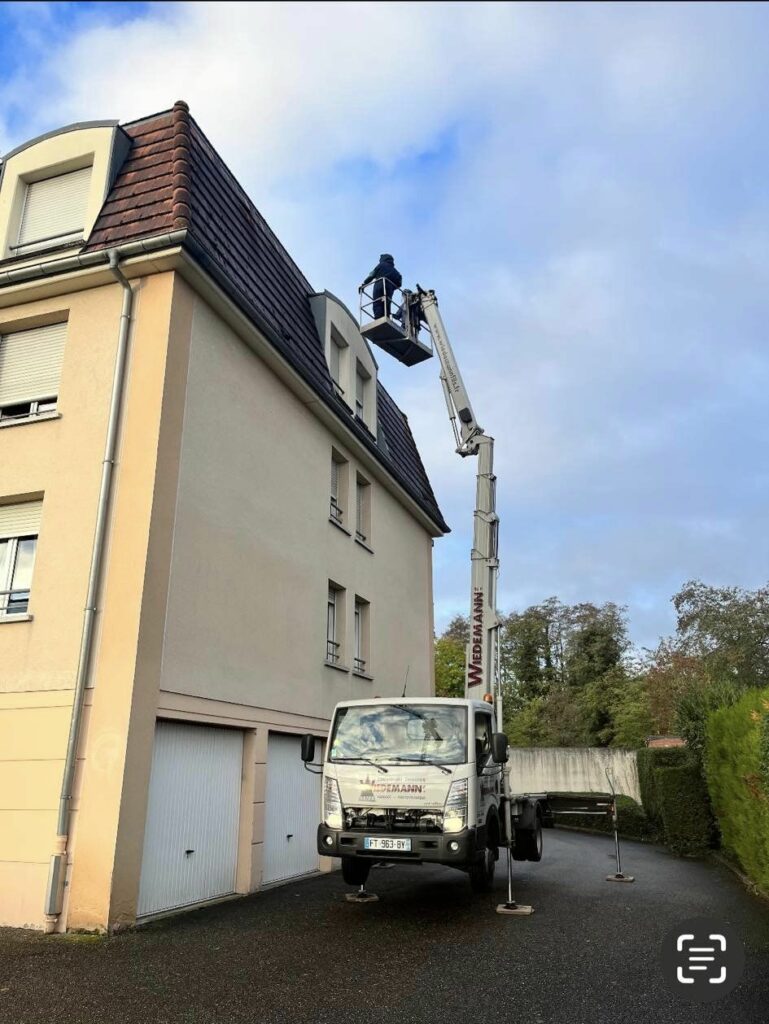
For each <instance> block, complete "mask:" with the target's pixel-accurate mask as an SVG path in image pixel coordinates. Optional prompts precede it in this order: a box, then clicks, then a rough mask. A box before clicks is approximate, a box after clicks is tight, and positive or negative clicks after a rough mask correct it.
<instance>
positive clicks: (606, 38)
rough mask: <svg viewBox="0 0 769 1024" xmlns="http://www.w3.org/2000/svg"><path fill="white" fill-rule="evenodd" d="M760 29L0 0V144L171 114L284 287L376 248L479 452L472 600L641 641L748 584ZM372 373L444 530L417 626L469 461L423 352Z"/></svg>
mask: <svg viewBox="0 0 769 1024" xmlns="http://www.w3.org/2000/svg"><path fill="white" fill-rule="evenodd" d="M407 17H408V39H409V45H408V47H405V46H404V45H403V41H404V36H403V27H404V21H405V19H406V18H407ZM768 40H769V7H767V6H766V5H763V4H746V5H741V4H729V5H727V4H723V5H722V4H704V5H699V4H694V3H691V4H680V5H679V4H673V3H668V4H642V3H636V4H627V5H625V4H598V5H591V4H566V5H558V4H547V5H538V4H533V5H532V4H512V5H505V4H472V5H464V4H454V5H452V7H451V17H447V16H446V11H445V9H444V7H443V5H439V4H409V5H400V4H361V5H357V4H311V5H308V6H305V5H301V4H295V5H292V4H284V5H270V4H253V5H252V4H227V3H218V4H205V3H198V4H183V3H175V4H163V3H153V4H101V3H99V4H29V5H27V4H4V5H0V150H1V151H7V150H8V149H10V148H11V147H12V146H14V145H16V144H17V143H18V142H20V141H22V140H23V139H24V138H27V137H29V136H31V135H33V134H36V133H38V132H40V131H44V130H47V129H50V128H53V127H56V126H58V125H60V124H64V123H68V122H71V121H75V120H84V119H90V118H112V117H118V118H120V119H122V120H126V119H130V118H133V117H139V116H142V115H144V114H147V113H150V112H152V111H154V110H158V109H162V108H165V107H167V106H170V105H171V103H173V101H174V100H175V99H177V98H184V99H186V100H187V101H188V102H189V103H190V106H191V109H192V112H193V114H194V116H195V117H196V118H197V119H198V121H199V122H200V123H201V125H202V126H203V128H204V130H205V131H206V132H207V133H208V135H209V136H210V137H211V139H212V140H213V142H214V143H215V145H216V146H217V147H218V148H219V150H220V152H221V153H222V155H223V156H224V157H225V159H226V160H227V161H228V163H229V164H230V166H231V167H232V168H233V170H234V171H235V173H236V174H237V175H238V177H239V178H240V179H241V181H243V183H244V185H245V186H246V187H247V188H248V190H249V192H250V194H251V195H252V197H253V198H254V200H255V202H256V204H257V206H259V208H260V209H261V210H262V212H263V213H264V214H265V216H266V217H267V218H268V219H269V220H270V222H271V223H272V225H273V227H274V228H275V230H276V231H277V232H278V234H279V235H280V237H281V238H282V240H283V241H284V243H285V244H286V246H287V247H288V249H289V250H290V251H291V253H292V254H293V255H294V256H295V258H296V259H297V262H298V263H299V264H300V266H301V267H302V268H303V269H304V271H305V273H306V274H307V276H308V277H309V279H310V280H311V281H312V283H313V284H314V286H315V287H317V288H323V287H325V288H329V289H330V290H332V291H334V292H335V293H337V294H339V295H340V296H342V297H344V298H345V299H346V300H347V301H348V303H349V304H350V306H354V304H355V298H356V291H355V289H356V285H357V281H358V280H359V279H360V277H361V276H362V275H363V274H364V273H365V272H367V271H368V270H369V269H370V266H371V265H372V263H373V261H374V260H375V258H376V256H377V254H378V253H379V252H380V251H384V250H388V251H390V252H394V253H395V254H396V257H397V259H398V264H399V266H400V268H401V270H402V271H403V273H404V277H405V278H406V280H407V281H411V282H413V281H417V280H418V281H419V282H420V283H421V284H423V285H425V286H432V287H434V288H435V289H436V291H437V292H438V295H439V298H440V300H441V307H442V309H443V312H444V318H445V320H446V323H447V326H448V329H449V331H450V334H451V337H452V341H453V342H454V344H455V347H456V349H457V352H458V355H459V359H460V362H461V365H462V367H463V371H464V373H465V376H466V378H467V383H468V386H469V388H470V391H471V395H472V398H473V402H474V405H475V408H476V412H477V413H478V416H479V419H481V422H482V423H483V425H484V426H485V427H486V428H487V430H488V431H489V432H490V433H492V434H494V436H495V437H496V439H497V469H498V477H499V485H498V486H499V492H498V493H499V506H500V513H501V517H502V535H501V556H502V578H501V595H500V598H501V599H500V604H501V606H502V607H503V609H504V610H510V609H513V608H520V607H524V606H526V605H527V604H530V603H533V602H536V601H540V600H543V599H544V598H546V597H548V596H549V595H551V594H558V595H559V596H560V597H561V598H562V599H564V600H567V601H581V600H594V601H604V600H613V601H617V602H619V603H621V604H627V605H628V606H629V609H630V615H631V626H632V632H633V636H634V638H635V639H636V641H637V642H638V643H640V644H644V645H651V644H654V642H655V641H656V638H657V637H658V636H659V635H660V634H662V633H666V632H668V631H669V630H670V629H671V627H672V623H673V619H672V613H671V608H670V604H669V598H670V596H671V595H672V594H673V593H674V592H675V590H677V589H678V587H679V586H680V585H681V584H682V583H683V582H684V581H685V580H687V579H689V578H691V577H700V578H702V579H704V580H706V581H708V582H711V583H717V584H727V583H734V584H740V585H743V586H748V587H753V586H757V585H759V584H762V583H764V582H766V579H767V561H768V558H769V536H768V533H767V502H768V499H769V464H768V462H767V452H769V426H768V418H767V397H766V396H767V394H768V393H769V350H768V346H767V327H766V325H767V322H769V287H768V286H769V184H768V182H769V176H768V175H767V167H769V134H768V133H767V132H766V129H765V120H766V115H765V106H766V97H767V94H768V87H769V60H768V59H767V58H768V57H769V42H768ZM379 362H380V366H381V371H382V376H383V378H384V380H385V383H386V384H387V386H388V387H390V389H391V390H392V391H393V393H394V395H395V397H396V398H397V400H398V401H399V402H400V404H401V405H402V407H403V408H404V409H405V411H406V412H407V414H408V415H409V419H410V422H411V426H412V429H413V431H414V433H415V435H416V436H417V439H418V442H419V444H420V448H421V450H422V453H423V456H424V459H425V462H426V465H427V467H428V470H429V472H430V475H431V478H432V480H433V483H434V486H435V489H436V492H437V495H438V498H439V500H440V502H441V505H442V507H443V509H444V512H445V514H446V516H447V518H448V520H449V522H450V523H451V525H452V527H453V529H454V532H453V533H452V535H451V536H450V537H449V538H447V539H444V540H441V541H439V542H438V543H437V544H436V549H435V566H436V580H435V584H436V586H435V591H436V613H437V621H438V624H439V625H442V624H445V622H446V621H447V619H448V618H449V617H450V616H451V615H452V614H454V613H455V612H458V611H464V609H465V605H466V603H467V594H468V573H469V568H468V553H469V547H470V527H471V511H472V503H473V468H472V465H471V464H470V463H468V462H467V461H462V460H460V459H459V458H458V457H457V456H455V455H454V454H453V452H452V447H451V434H450V430H449V427H448V424H447V422H446V421H445V410H444V407H443V400H442V397H441V394H440V390H439V386H438V382H437V377H436V374H437V367H436V366H435V365H434V364H432V363H427V364H423V365H422V366H421V367H418V368H415V369H413V370H410V371H407V370H405V369H404V368H402V367H400V366H398V365H397V364H392V363H390V362H388V361H387V359H386V357H384V356H382V358H381V359H380V360H379Z"/></svg>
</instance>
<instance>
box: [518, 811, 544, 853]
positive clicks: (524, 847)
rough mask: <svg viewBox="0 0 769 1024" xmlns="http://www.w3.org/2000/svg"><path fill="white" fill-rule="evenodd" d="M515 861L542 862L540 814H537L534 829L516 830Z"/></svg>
mask: <svg viewBox="0 0 769 1024" xmlns="http://www.w3.org/2000/svg"><path fill="white" fill-rule="evenodd" d="M513 860H530V861H540V860H542V818H541V816H540V814H539V812H537V821H536V824H535V826H534V828H531V829H529V828H517V829H516V830H515V846H514V847H513Z"/></svg>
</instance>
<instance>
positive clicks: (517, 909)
mask: <svg viewBox="0 0 769 1024" xmlns="http://www.w3.org/2000/svg"><path fill="white" fill-rule="evenodd" d="M497 913H498V914H511V915H512V916H514V917H528V916H529V914H533V913H534V907H528V906H526V905H522V904H520V903H516V902H515V901H513V902H512V903H499V904H498V905H497Z"/></svg>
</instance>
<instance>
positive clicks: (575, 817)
mask: <svg viewBox="0 0 769 1024" xmlns="http://www.w3.org/2000/svg"><path fill="white" fill-rule="evenodd" d="M556 820H557V823H558V825H559V827H561V828H584V829H587V830H588V831H590V832H606V833H608V834H612V833H613V831H614V829H613V825H612V820H611V815H609V814H606V815H602V816H601V817H599V816H598V815H595V816H594V815H592V814H584V815H583V814H570V815H568V817H567V816H564V817H563V818H557V819H556ZM617 823H618V825H619V834H620V835H621V836H622V838H623V839H641V840H646V841H647V842H654V840H656V839H657V838H658V836H657V832H656V830H655V828H654V826H653V825H652V823H651V822H650V821H649V819H648V818H647V816H646V815H645V814H644V810H643V807H641V805H640V804H637V803H636V802H635V800H633V799H632V797H629V796H618V797H617Z"/></svg>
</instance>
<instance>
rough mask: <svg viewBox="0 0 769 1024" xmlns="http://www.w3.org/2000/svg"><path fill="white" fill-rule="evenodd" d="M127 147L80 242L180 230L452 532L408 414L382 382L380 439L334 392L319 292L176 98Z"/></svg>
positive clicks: (102, 244)
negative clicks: (315, 311)
mask: <svg viewBox="0 0 769 1024" xmlns="http://www.w3.org/2000/svg"><path fill="white" fill-rule="evenodd" d="M122 128H123V131H124V132H125V133H126V134H127V135H128V136H129V138H130V139H131V149H130V150H129V153H128V156H127V158H126V160H125V162H124V163H123V166H122V167H121V169H120V171H119V172H118V174H117V177H116V178H115V181H114V183H113V185H112V188H111V190H110V192H109V195H108V196H107V199H106V201H105V203H104V206H103V208H102V211H101V214H100V216H99V218H98V219H97V221H96V224H95V226H94V229H93V231H92V232H91V236H90V238H89V240H88V244H87V246H86V249H87V250H89V251H90V250H95V249H103V248H107V247H111V246H114V245H120V244H123V243H125V242H129V241H134V240H138V239H140V238H145V237H149V236H151V235H157V234H162V233H164V232H171V231H178V230H181V229H184V230H186V232H187V235H186V238H185V241H184V242H183V245H184V247H185V248H186V249H187V250H188V251H189V252H190V253H191V255H192V256H193V257H194V258H195V259H196V260H197V261H198V262H199V263H200V264H201V266H203V268H204V269H205V270H206V271H207V272H208V273H210V274H211V276H212V277H214V279H215V280H216V281H217V283H218V284H219V285H220V286H221V287H222V288H223V289H224V290H225V291H226V292H227V293H228V295H229V296H230V297H231V298H232V299H233V301H234V302H236V303H237V304H238V305H239V306H240V308H241V309H242V310H243V312H244V313H245V314H246V315H247V316H248V317H249V318H250V319H252V320H253V322H254V323H255V324H256V326H257V327H259V329H260V330H262V331H263V332H264V333H265V334H266V336H267V337H268V339H269V340H270V342H271V343H272V344H273V345H274V346H275V348H276V349H278V351H279V352H280V353H281V354H282V355H283V356H284V358H285V359H286V360H287V361H288V362H289V363H290V364H291V366H292V367H293V368H294V369H295V370H296V371H297V372H298V373H299V374H300V375H301V376H302V377H303V378H304V380H305V381H306V382H307V383H308V384H309V385H310V386H311V387H312V388H313V389H314V390H315V391H316V392H317V394H318V395H319V396H320V397H321V398H322V399H323V401H324V402H325V403H326V404H327V405H329V406H330V407H331V408H332V409H334V411H335V412H336V413H337V414H338V415H339V417H340V419H343V420H344V422H345V424H346V426H347V427H348V428H349V429H350V430H352V431H353V433H355V434H356V435H357V436H358V437H359V439H360V440H361V441H362V442H363V443H364V444H365V445H366V446H367V447H368V448H369V450H370V451H371V452H372V453H373V454H374V455H375V456H376V458H377V459H378V460H379V462H380V463H381V464H382V465H383V466H384V467H385V468H386V469H387V471H388V472H389V473H390V474H391V475H392V476H393V477H394V478H395V480H396V481H397V482H398V483H399V484H400V485H401V486H402V487H403V488H404V489H405V490H406V491H407V492H408V493H409V494H410V495H411V497H412V498H413V499H414V500H415V501H416V502H417V503H418V504H419V506H420V507H421V508H422V510H423V511H424V512H425V513H426V515H427V516H428V517H429V518H430V519H431V521H432V522H433V523H434V524H435V526H436V527H437V528H438V530H439V531H440V532H444V533H446V532H448V529H449V528H448V526H447V525H446V523H445V521H444V519H443V516H442V514H441V511H440V509H439V507H438V503H437V502H436V500H435V495H434V494H433V490H432V487H431V485H430V481H429V479H428V477H427V473H426V472H425V468H424V465H423V464H422V460H421V458H420V455H419V452H418V450H417V447H416V444H415V442H414V438H413V436H412V434H411V430H410V429H409V425H408V421H407V419H406V417H405V415H404V414H403V413H402V412H401V410H400V409H399V408H398V406H397V405H396V404H395V402H394V401H393V399H392V398H391V396H390V395H389V394H388V393H387V391H386V390H385V388H384V387H383V386H382V385H381V384H379V385H378V390H377V394H378V410H379V415H378V419H379V422H378V434H379V437H378V438H374V437H373V436H372V435H371V434H370V433H369V432H368V431H367V430H366V429H365V427H363V426H361V425H359V424H358V423H356V422H355V420H354V418H352V417H350V415H349V411H348V410H347V409H346V407H344V406H343V404H342V403H341V401H340V399H339V398H338V397H337V395H336V393H335V390H334V387H333V382H332V380H331V374H330V372H329V369H328V366H327V364H326V359H325V356H324V352H323V346H322V343H321V340H320V338H319V337H318V333H317V329H316V326H315V321H314V318H313V315H312V311H311V308H310V296H311V295H313V294H315V293H316V289H314V288H312V287H311V285H310V283H309V282H308V281H307V279H306V278H305V276H304V274H303V273H302V272H301V270H300V269H299V267H298V266H297V265H296V263H295V262H294V260H293V259H292V258H291V256H290V255H289V253H288V252H287V251H286V249H285V248H284V247H283V245H282V244H281V242H280V240H279V239H278V238H277V236H276V235H275V234H274V233H273V231H272V230H271V229H270V226H269V225H268V224H267V222H266V221H265V219H264V218H263V217H262V215H261V214H260V213H259V211H258V210H257V209H256V207H255V206H254V204H253V203H252V202H251V200H250V199H249V197H248V195H247V194H246V192H245V191H244V190H243V188H242V187H241V186H240V184H239V183H238V181H237V180H236V179H235V177H234V175H233V174H232V173H231V171H230V170H229V168H228V167H227V166H226V164H225V163H224V161H223V160H222V158H221V157H220V156H219V154H218V153H217V152H216V150H215V149H214V148H213V146H212V145H211V143H210V142H209V140H208V139H207V138H206V136H205V135H204V133H203V132H202V131H201V129H200V127H199V126H198V124H197V123H196V122H195V120H194V119H193V118H192V117H191V116H190V113H189V110H188V108H187V105H186V104H185V103H182V102H178V103H176V104H175V105H174V107H173V109H172V110H169V111H164V112H162V113H159V114H154V115H152V116H151V117H147V118H143V119H142V120H140V121H135V122H132V123H129V124H125V125H122Z"/></svg>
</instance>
